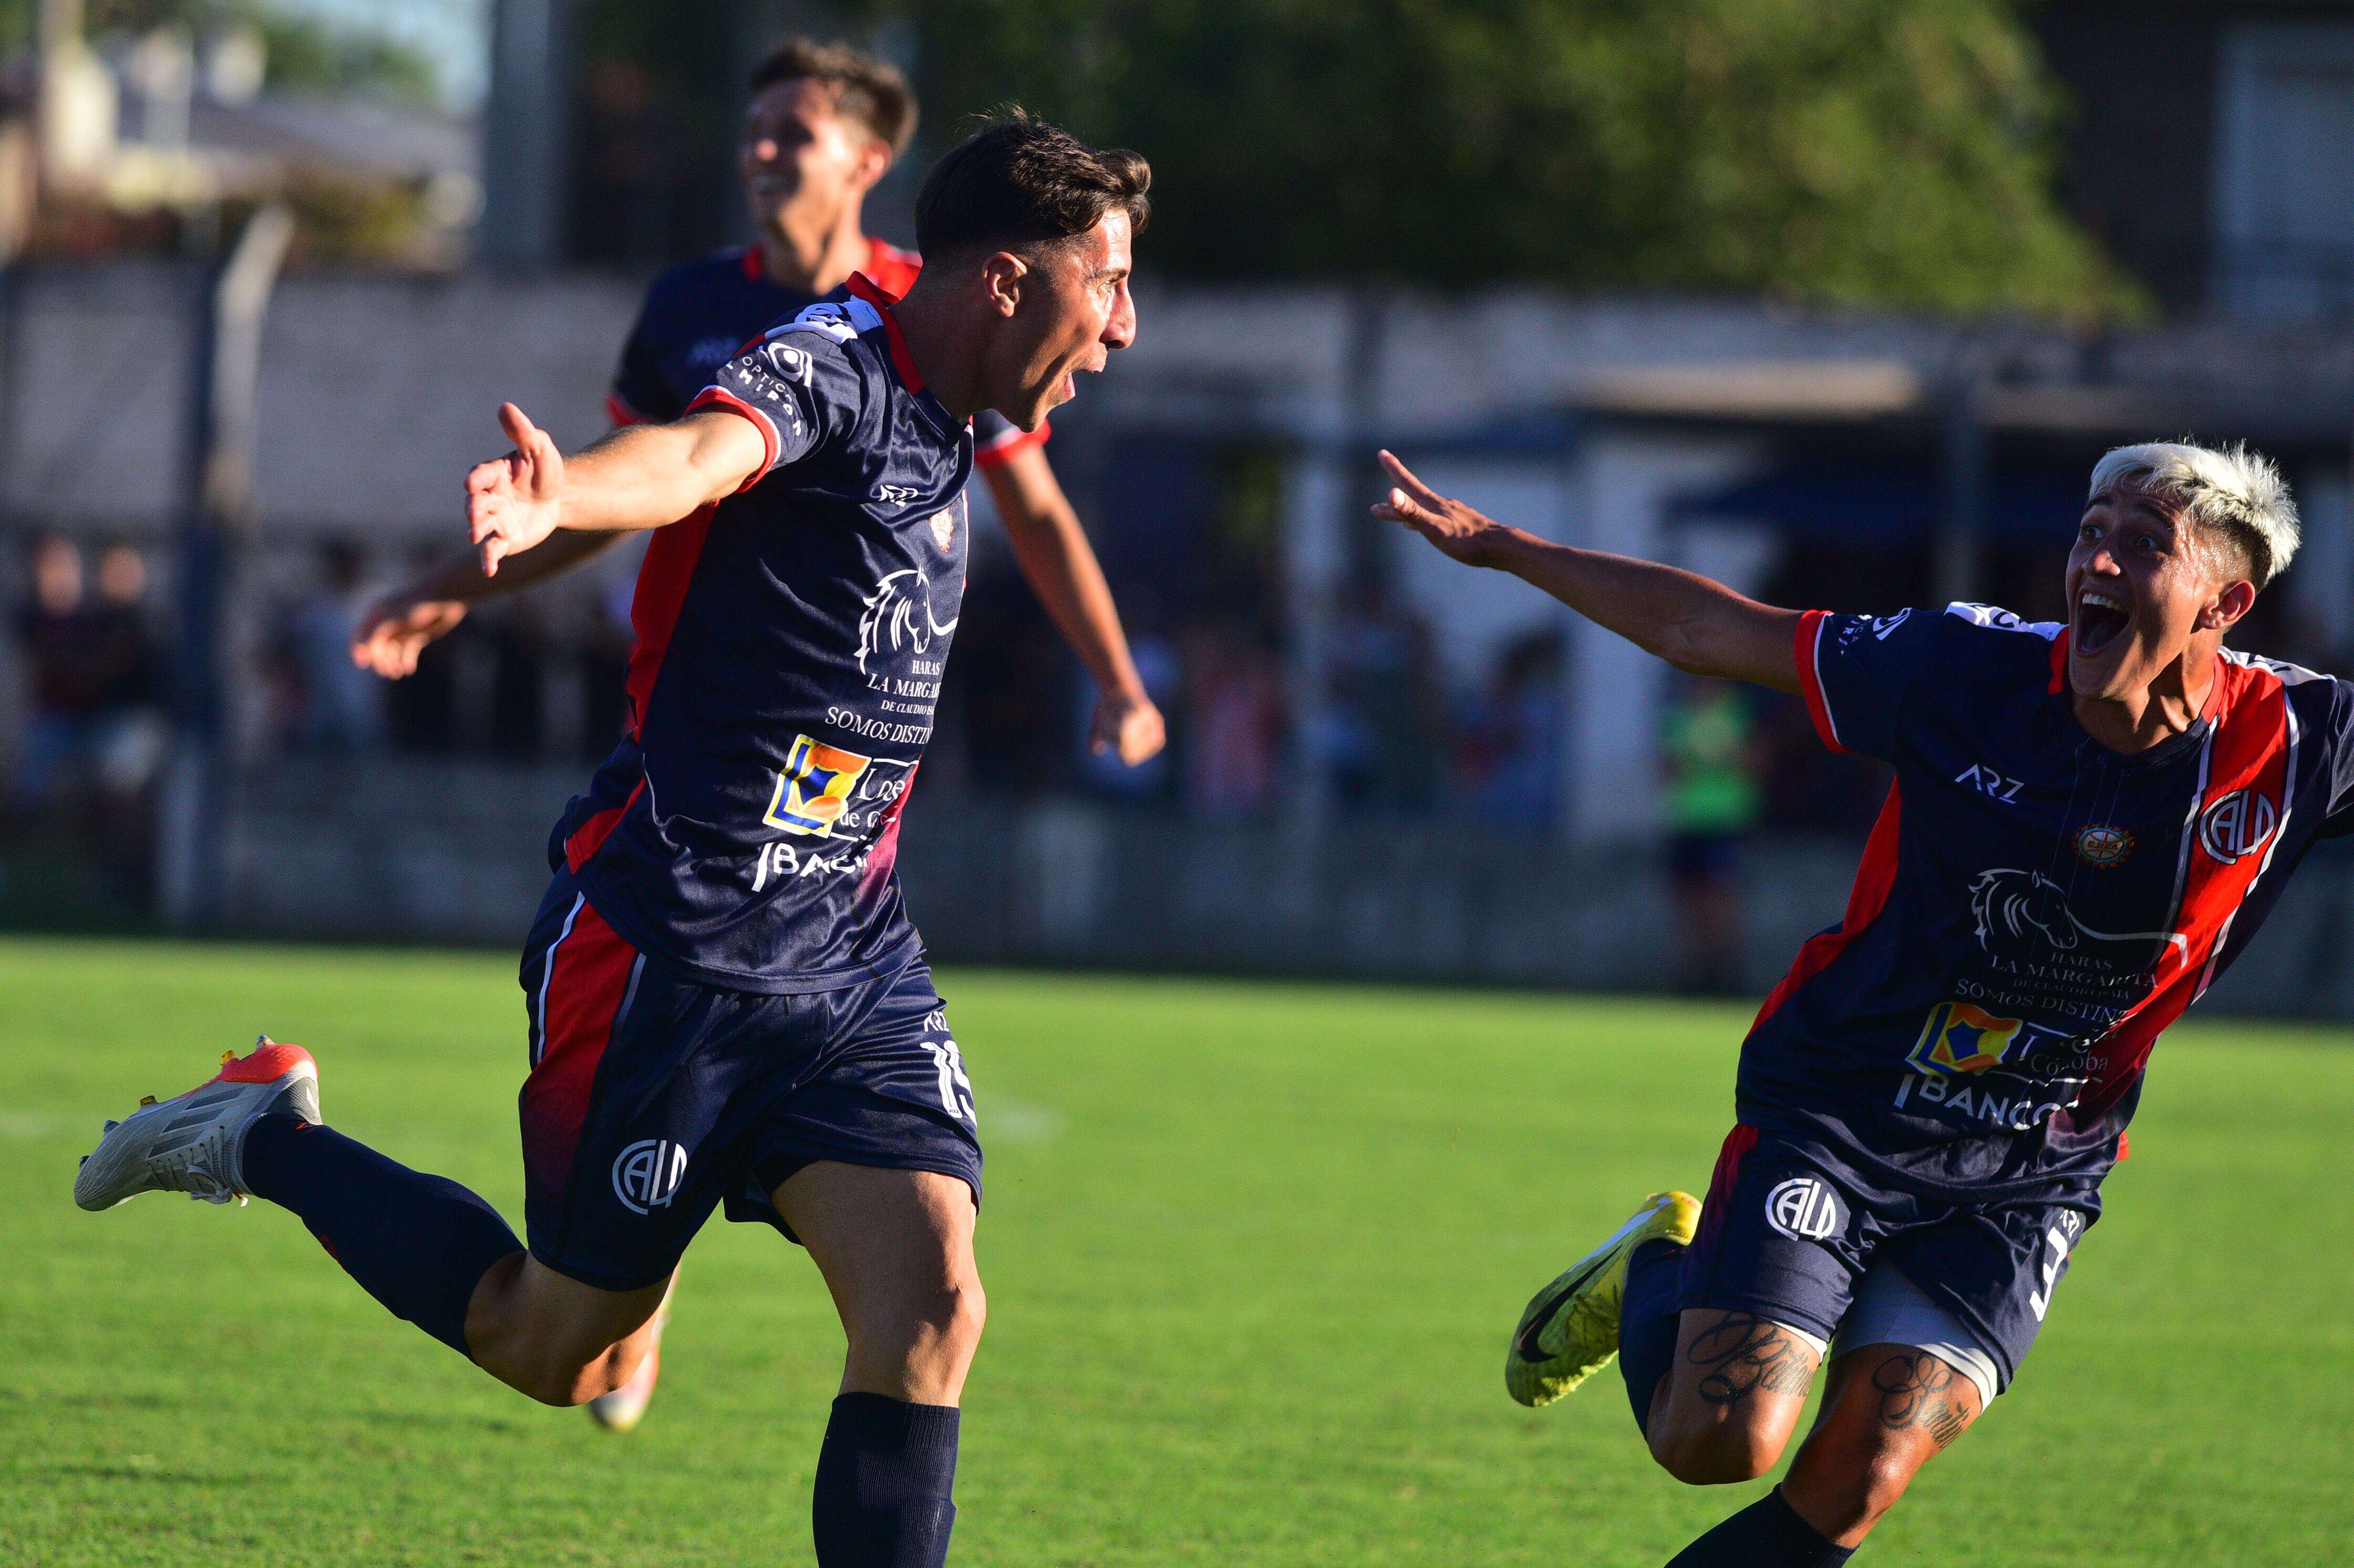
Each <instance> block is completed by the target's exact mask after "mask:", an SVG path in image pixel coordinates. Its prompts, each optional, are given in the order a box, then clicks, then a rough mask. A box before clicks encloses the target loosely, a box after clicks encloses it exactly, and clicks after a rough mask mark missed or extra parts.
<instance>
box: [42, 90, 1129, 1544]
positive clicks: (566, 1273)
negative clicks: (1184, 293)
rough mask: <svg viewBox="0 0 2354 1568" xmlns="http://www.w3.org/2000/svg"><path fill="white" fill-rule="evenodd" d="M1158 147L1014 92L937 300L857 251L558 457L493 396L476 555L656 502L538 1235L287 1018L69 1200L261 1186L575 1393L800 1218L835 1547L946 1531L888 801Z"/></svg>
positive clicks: (1089, 328)
mask: <svg viewBox="0 0 2354 1568" xmlns="http://www.w3.org/2000/svg"><path fill="white" fill-rule="evenodd" d="M1150 177H1151V176H1150V171H1149V170H1148V169H1147V167H1146V166H1145V164H1144V161H1143V160H1142V159H1141V158H1140V157H1138V156H1136V155H1135V154H1132V153H1123V152H1098V151H1096V150H1093V149H1089V148H1087V147H1086V146H1083V145H1082V144H1080V143H1078V142H1076V141H1075V140H1074V139H1072V138H1071V137H1069V136H1067V135H1066V134H1064V133H1063V132H1059V131H1055V130H1053V129H1051V128H1049V127H1047V126H1044V125H1041V124H1038V123H1036V122H1030V121H1025V120H1013V121H1008V122H999V123H996V124H994V125H991V126H990V127H988V128H986V129H984V130H982V131H981V132H977V133H976V134H975V135H973V136H972V137H971V138H970V139H969V140H967V141H966V142H965V143H963V144H961V145H960V146H959V147H958V148H956V149H955V150H954V151H952V152H950V153H949V154H948V155H947V156H946V157H944V158H942V159H941V160H940V162H939V164H938V165H937V166H936V167H935V168H934V169H933V170H932V172H931V175H929V177H928V179H927V180H926V181H925V185H924V189H923V193H922V195H921V196H919V197H918V200H917V232H918V234H919V236H920V237H921V238H922V240H923V242H924V245H925V248H926V249H927V250H928V252H929V253H930V256H931V265H930V267H929V268H928V270H926V271H925V273H924V275H923V276H922V277H921V278H920V279H918V280H917V281H916V283H915V286H914V287H913V288H912V289H911V290H910V291H908V293H907V297H906V298H905V299H904V300H902V301H899V302H896V303H894V302H891V301H890V300H889V299H887V298H886V297H885V295H884V294H883V293H882V292H881V291H879V290H876V289H875V288H873V287H872V286H870V285H866V284H864V282H863V281H858V280H854V281H853V284H852V293H853V297H852V298H851V299H850V300H849V301H848V302H846V303H843V304H831V303H821V304H817V305H812V306H811V307H810V308H809V309H808V310H806V311H804V312H802V313H801V314H800V315H799V316H797V317H796V318H794V319H793V320H791V321H790V322H787V323H781V324H779V326H777V327H775V328H773V329H771V330H770V331H769V333H768V334H766V335H765V336H764V337H763V338H762V339H761V340H760V341H758V342H757V343H755V344H752V345H750V346H749V347H748V349H747V350H746V351H745V352H744V353H743V354H742V355H738V356H737V357H736V358H735V359H733V360H731V361H730V362H729V363H728V364H726V366H723V367H722V368H720V370H719V371H718V372H717V373H716V376H715V378H714V384H713V385H712V386H711V387H710V388H709V389H708V390H706V391H705V393H704V394H703V395H702V396H701V397H699V398H697V399H696V403H695V407H694V408H691V409H689V410H688V412H687V413H686V416H685V417H684V418H682V419H680V420H678V421H676V422H675V423H672V424H666V425H637V426H631V427H628V428H625V429H620V430H616V431H615V432H613V433H612V434H611V435H610V436H608V437H606V438H605V439H604V440H600V441H599V442H598V443H596V444H595V445H594V446H592V447H590V448H588V450H585V451H582V452H579V453H576V454H574V455H573V456H571V457H569V458H567V457H564V456H562V455H560V454H559V453H558V452H557V449H556V447H555V444H554V443H553V442H552V441H550V440H548V438H547V437H546V434H544V433H543V432H541V431H540V430H538V429H535V428H534V427H533V426H532V424H531V422H530V421H529V420H528V419H527V418H525V416H524V414H523V413H522V412H521V411H520V410H518V409H516V408H514V407H513V406H512V405H509V406H507V407H505V408H502V409H501V410H500V418H501V422H502V423H503V424H504V426H505V428H506V430H507V433H508V435H509V436H510V438H511V439H512V440H514V443H515V450H514V452H513V453H511V454H510V455H509V456H507V457H506V458H504V459H501V460H499V461H493V462H488V463H483V464H482V465H480V466H478V467H477V468H476V469H474V471H472V473H470V474H469V475H468V476H467V481H466V487H467V491H468V516H469V520H470V525H471V533H472V539H473V541H474V543H475V544H476V546H478V547H479V548H480V550H481V558H482V571H483V573H484V574H485V575H490V576H494V575H496V574H497V571H498V568H499V566H500V563H501V562H502V561H504V560H505V559H507V558H509V557H511V556H515V555H517V554H519V553H521V552H524V551H526V550H529V549H531V548H533V547H534V546H537V545H539V544H540V543H541V542H542V541H544V540H546V538H548V537H549V536H550V535H554V534H556V533H557V532H558V531H560V530H569V531H579V532H585V533H613V532H620V531H628V530H647V529H652V530H659V532H657V533H656V534H655V535H654V537H653V539H652V544H651V546H650V548H649V550H648V555H647V560H646V565H645V567H644V570H643V572H642V574H641V578H640V586H639V599H638V620H639V630H640V637H639V641H638V645H637V648H636V650H635V652H633V654H632V656H631V667H630V677H629V699H630V728H629V731H628V733H627V735H626V736H624V738H623V740H622V742H621V744H620V747H618V748H617V749H616V750H615V752H614V753H613V755H612V757H611V758H609V759H608V760H607V762H606V763H605V764H604V766H603V767H602V768H599V771H598V774H597V776H596V778H595V779H594V780H593V781H592V783H591V784H590V787H589V790H588V794H587V795H585V796H582V797H579V798H578V799H576V800H574V801H573V802H572V803H571V805H570V807H569V808H568V809H567V811H566V814H565V817H564V820H563V821H561V822H560V823H559V824H558V827H557V857H556V858H557V871H556V876H555V881H554V883H553V885H551V886H550V888H549V890H548V894H547V896H546V900H545V901H544V902H543V904H542V906H541V907H540V911H539V915H538V916H537V918H536V920H535V923H534V927H533V930H532V933H531V936H530V938H528V940H527V943H526V946H525V957H524V965H523V976H522V978H523V981H524V985H525V994H526V998H527V1002H528V1006H529V1010H530V1048H531V1061H532V1069H531V1074H530V1076H529V1078H528V1079H527V1080H526V1081H525V1085H524V1088H523V1093H522V1120H523V1150H524V1167H525V1213H526V1214H527V1216H528V1219H529V1227H528V1228H529V1233H530V1245H529V1247H528V1249H527V1250H526V1248H525V1245H524V1243H523V1242H521V1241H519V1240H517V1239H516V1237H515V1235H514V1233H513V1232H512V1231H510V1230H509V1229H508V1228H507V1226H506V1224H505V1223H504V1221H503V1220H501V1219H500V1218H499V1216H498V1215H497V1213H495V1212H493V1210H492V1209H491V1207H490V1205H489V1204H487V1203H485V1202H482V1200H481V1199H480V1198H479V1197H477V1196H475V1195H474V1194H473V1193H472V1192H468V1191H467V1190H466V1189H464V1188H462V1187H461V1186H459V1185H458V1184H457V1183H455V1182H453V1181H446V1180H444V1179H442V1178H440V1177H436V1176H429V1175H425V1174H423V1173H421V1172H419V1171H411V1170H409V1169H408V1168H406V1167H404V1166H401V1165H399V1164H397V1163H395V1162H394V1161H393V1160H389V1159H387V1158H386V1157H385V1156H384V1155H382V1154H379V1153H377V1152H376V1151H375V1150H371V1149H368V1148H366V1146H364V1145H362V1144H360V1143H358V1142H355V1141H354V1140H353V1139H348V1138H345V1137H344V1136H342V1135H341V1134H339V1133H336V1132H334V1131H333V1130H332V1129H330V1128H327V1127H325V1126H324V1125H323V1124H322V1123H321V1121H320V1112H319V1094H318V1074H317V1069H316V1066H315V1065H314V1064H313V1060H312V1058H311V1056H310V1054H309V1053H308V1052H306V1051H304V1050H302V1048H301V1047H299V1046H293V1045H281V1044H271V1043H269V1042H266V1041H265V1042H264V1043H263V1044H261V1045H260V1046H259V1047H257V1048H256V1049H255V1050H254V1051H253V1053H252V1054H249V1055H248V1056H245V1057H243V1058H235V1057H231V1058H229V1059H227V1060H226V1061H225V1065H224V1067H223V1070H222V1071H221V1073H220V1074H219V1075H217V1077H215V1078H214V1079H212V1080H211V1081H210V1082H208V1083H207V1084H205V1085H202V1086H198V1087H197V1088H196V1089H194V1090H191V1091H189V1092H188V1093H187V1094H186V1095H183V1096H180V1097H177V1098H175V1099H172V1100H167V1101H164V1103H162V1104H160V1105H154V1106H151V1107H147V1108H144V1109H142V1110H140V1111H138V1112H136V1113H134V1114H133V1116H132V1117H131V1118H128V1119H127V1120H125V1121H123V1122H122V1123H120V1124H119V1125H110V1127H109V1128H108V1131H107V1134H106V1136H105V1138H104V1139H102V1140H101V1142H100V1144H99V1147H98V1149H97V1150H96V1152H94V1153H93V1154H92V1155H90V1158H89V1159H88V1160H85V1161H84V1162H83V1167H82V1170H81V1172H80V1177H79V1179H78V1180H77V1181H76V1183H75V1191H74V1196H75V1199H76V1201H77V1202H80V1204H81V1205H82V1206H83V1207H84V1208H88V1209H104V1208H109V1207H111V1206H112V1205H114V1204H116V1203H119V1202H123V1201H124V1200H126V1199H128V1198H130V1197H133V1196H134V1195H136V1194H137V1193H140V1192H148V1191H154V1190H164V1191H177V1192H189V1193H191V1194H193V1195H194V1196H196V1197H198V1198H201V1199H206V1200H208V1201H210V1202H228V1201H230V1200H231V1199H233V1198H234V1199H240V1200H241V1199H243V1198H244V1197H246V1196H247V1195H249V1194H250V1195H252V1196H255V1197H260V1198H266V1199H269V1200H270V1202H275V1203H279V1204H281V1205H282V1206H284V1207H286V1208H289V1209H292V1211H294V1213H297V1214H298V1215H300V1216H301V1217H302V1221H303V1223H304V1224H306V1225H307V1226H309V1228H310V1229H311V1230H312V1232H313V1234H316V1235H317V1236H318V1237H319V1239H320V1241H321V1242H322V1243H323V1245H325V1247H326V1249H327V1250H328V1252H329V1253H331V1254H332V1255H334V1257H335V1258H336V1260H337V1261H338V1262H340V1263H341V1264H342V1265H343V1266H344V1267H345V1269H346V1270H348V1271H349V1272H350V1273H351V1275H352V1276H353V1277H354V1278H355V1279H356V1280H357V1281H358V1282H359V1283H360V1284H361V1285H362V1286H363V1287H366V1289H367V1291H368V1292H369V1293H370V1294H371V1295H373V1296H375V1297H376V1299H377V1300H378V1301H380V1302H382V1303H383V1304H384V1305H385V1306H386V1307H387V1308H389V1309H390V1310H391V1311H393V1312H394V1313H395V1314H396V1315H398V1316H399V1317H402V1318H406V1319H408V1320H409V1321H411V1322H413V1323H415V1324H417V1325H418V1326H419V1328H421V1329H423V1330H425V1331H426V1332H428V1333H429V1334H431V1335H432V1336H434V1337H435V1338H436V1339H438V1340H441V1341H442V1342H443V1343H445V1344H447V1345H449V1346H450V1347H451V1349H452V1350H455V1351H458V1352H459V1353H460V1354H461V1355H464V1356H466V1357H468V1358H469V1359H471V1360H472V1361H474V1362H475V1364H477V1365H479V1366H481V1367H482V1369H483V1370H484V1371H485V1372H489V1373H491V1375H493V1377H496V1378H498V1379H499V1380H500V1381H502V1382H504V1383H507V1384H509V1385H510V1386H512V1387H514V1388H515V1389H518V1390H520V1391H521V1392H523V1393H526V1394H529V1395H531V1396H532V1397H533V1398H535V1399H538V1400H541V1401H543V1402H546V1403H547V1404H580V1403H582V1402H584V1401H587V1400H588V1399H592V1398H594V1397H596V1396H598V1395H599V1394H602V1393H608V1392H610V1391H611V1390H613V1389H615V1388H617V1387H620V1385H622V1384H623V1383H626V1382H627V1381H628V1380H629V1379H630V1377H631V1374H632V1373H633V1372H636V1370H637V1368H638V1364H639V1362H640V1361H641V1359H642V1357H643V1356H644V1355H645V1353H646V1352H647V1351H648V1349H649V1348H650V1344H651V1341H652V1337H653V1331H654V1323H655V1319H656V1313H657V1311H658V1309H659V1308H660V1306H661V1303H662V1301H663V1296H664V1293H665V1292H666V1290H667V1289H668V1287H669V1285H670V1281H671V1279H672V1277H673V1273H674V1271H675V1269H676V1267H677V1265H678V1260H679V1257H680V1255H682V1254H683V1253H684V1250H685V1248H686V1245H687V1243H688V1241H689V1240H690V1239H691V1238H692V1237H693V1235H694V1234H695V1231H696V1230H697V1229H699V1228H700V1227H701V1225H702V1224H703V1223H704V1221H705V1219H707V1218H708V1217H709V1216H710V1214H711V1213H712V1211H713V1210H714V1209H715V1208H718V1207H720V1206H721V1205H723V1204H724V1205H725V1206H726V1213H727V1216H728V1218H730V1219H733V1220H743V1221H763V1222H766V1223H768V1224H772V1225H774V1226H776V1227H777V1228H778V1229H779V1230H780V1231H782V1232H783V1233H784V1234H786V1235H787V1236H788V1237H790V1238H791V1239H794V1240H797V1241H799V1242H800V1243H801V1244H802V1245H804V1246H806V1247H807V1248H808V1249H809V1253H810V1255H811V1258H812V1259H813V1260H814V1261H815V1262H816V1264H817V1266H818V1268H819V1270H820V1272H821V1273H822V1275H823V1277H824V1278H825V1281H826V1285H827V1287H828V1289H829V1290H830V1291H831V1292H832V1296H833V1299H834V1304H835V1306H836V1308H837V1309H838V1310H839V1312H840V1314H841V1317H842V1321H843V1330H844V1331H845V1333H846V1334H847V1337H848V1340H849V1352H848V1356H847V1359H846V1362H845V1365H844V1369H843V1381H842V1393H841V1394H840V1396H839V1397H838V1398H837V1399H836V1400H835V1401H834V1405H833V1412H832V1420H831V1421H830V1423H829V1424H828V1425H827V1428H826V1436H825V1441H824V1446H823V1448H822V1451H821V1453H820V1456H819V1459H818V1467H817V1476H816V1482H815V1488H814V1496H813V1498H812V1504H811V1513H812V1523H813V1527H814V1534H815V1538H816V1544H817V1558H818V1561H819V1562H820V1563H822V1564H824V1565H825V1568H850V1565H860V1568H864V1565H868V1564H872V1565H875V1568H884V1565H890V1568H907V1565H921V1564H933V1565H937V1564H938V1563H942V1562H944V1561H945V1559H946V1557H947V1553H948V1543H949V1527H950V1524H951V1522H952V1521H953V1520H954V1517H955V1512H956V1510H955V1508H954V1505H953V1503H952V1502H951V1500H950V1493H951V1484H952V1481H953V1479H954V1475H955V1467H956V1451H957V1438H958V1425H959V1422H958V1412H957V1404H958V1400H959V1397H960V1392H961V1390H962V1388H963V1385H964V1380H965V1374H966V1371H967V1369H968V1367H969V1366H970V1362H971V1360H972V1355H973V1351H974V1349H975V1347H976V1345H977V1343H978V1341H979V1339H980V1335H981V1319H982V1298H981V1280H980V1277H979V1274H978V1272H977V1271H976V1268H975V1266H974V1262H973V1253H972V1234H973V1223H974V1219H975V1217H976V1214H977V1212H978V1208H979V1203H980V1196H981V1147H980V1143H979V1140H978V1137H977V1133H976V1129H975V1127H974V1122H973V1112H972V1097H971V1089H970V1084H969V1082H968V1081H967V1079H966V1076H965V1071H964V1066H963V1063H962V1060H961V1058H960V1054H959V1053H958V1050H957V1045H956V1042H955V1040H954V1039H953V1037H952V1036H951V1035H950V1034H949V1029H948V1024H947V1019H946V1015H945V1012H944V1011H943V1004H942V1003H941V1001H940V999H939V996H938V992H937V991H934V990H933V988H932V984H931V979H930V975H929V971H928V969H927V967H926V965H925V962H924V959H923V954H922V948H921V943H920V941H919V939H918V938H917V934H916V931H915V928H914V927H912V926H911V925H910V924H909V923H908V920H907V914H906V911H905V909H904V907H903V906H902V904H901V900H900V894H899V885H898V881H897V878H896V874H894V870H893V860H894V856H895V852H896V844H897V835H898V823H899V813H900V810H902V809H903V808H904V806H905V804H906V801H907V788H908V785H909V783H910V781H911V780H912V779H913V778H914V775H915V772H916V768H917V763H918V761H919V760H920V758H921V755H922V751H923V747H924V743H925V741H926V740H927V739H928V737H929V735H930V729H931V720H930V712H931V707H930V705H931V702H932V699H933V696H934V695H935V694H936V693H937V691H938V679H939V667H940V662H941V661H943V660H944V659H945V658H946V656H947V654H948V648H949V635H950V634H951V633H952V632H953V630H954V629H955V626H956V622H957V620H958V600H959V598H960V594H961V592H962V587H963V581H964V564H965V552H966V548H967V545H968V536H969V534H970V529H969V528H968V526H967V520H966V516H965V511H964V506H963V493H964V488H965V483H966V480H967V478H968V476H969V474H970V469H971V464H972V437H971V433H970V429H968V421H969V420H970V418H971V417H972V416H973V415H974V414H976V413H977V412H979V411H980V410H981V409H984V408H995V409H997V410H998V411H1000V412H1002V413H1003V414H1004V415H1005V416H1006V418H1009V419H1010V420H1012V421H1013V423H1014V424H1015V425H1016V426H1018V427H1020V428H1021V429H1025V430H1029V429H1036V428H1037V427H1038V426H1039V425H1040V424H1042V423H1043V422H1044V418H1045V416H1046V412H1047V410H1048V409H1049V408H1052V407H1054V406H1055V405H1056V404H1058V403H1062V402H1065V401H1066V400H1068V399H1069V398H1070V397H1071V396H1072V394H1073V390H1074V388H1073V384H1072V376H1073V375H1074V374H1075V373H1076V372H1079V371H1094V370H1100V369H1101V368H1102V367H1103V366H1104V363H1105V359H1106V356H1107V355H1108V351H1110V350H1112V349H1115V348H1121V347H1125V346H1126V345H1127V344H1129V342H1130V341H1132V340H1133V338H1134V336H1135V333H1136V313H1135V309H1134V306H1133V304H1132V303H1131V302H1130V300H1129V291H1128V278H1129V248H1130V241H1131V238H1132V237H1133V236H1134V234H1135V233H1136V232H1137V230H1138V229H1139V228H1141V226H1142V224H1143V222H1144V219H1145V217H1146V216H1147V214H1148V212H1149V205H1148V202H1147V199H1146V190H1147V188H1148V186H1149V185H1150ZM682 519H683V521H682Z"/></svg>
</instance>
